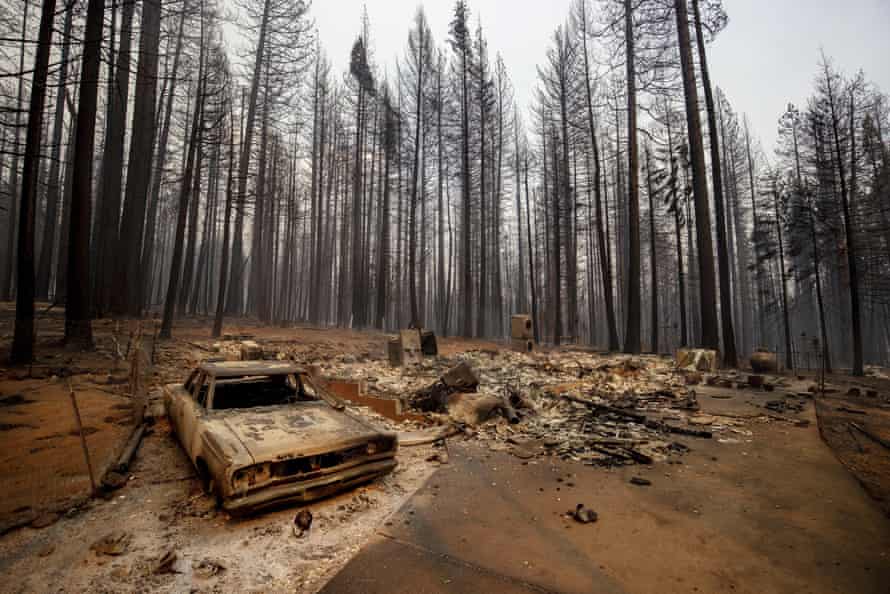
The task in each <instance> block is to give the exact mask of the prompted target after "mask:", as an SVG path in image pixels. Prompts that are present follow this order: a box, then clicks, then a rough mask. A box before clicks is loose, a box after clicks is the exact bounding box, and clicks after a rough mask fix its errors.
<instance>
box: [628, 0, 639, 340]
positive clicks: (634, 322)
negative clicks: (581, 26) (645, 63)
mask: <svg viewBox="0 0 890 594" xmlns="http://www.w3.org/2000/svg"><path fill="white" fill-rule="evenodd" d="M634 35H635V31H634V15H633V6H632V2H631V0H625V2H624V37H625V43H626V45H627V51H626V53H627V55H626V58H625V61H626V62H627V153H628V155H627V165H628V171H627V177H628V181H627V217H628V250H629V252H630V253H629V254H628V261H627V330H626V332H625V334H624V352H625V353H639V352H640V350H641V345H640V318H641V317H642V314H643V312H642V304H641V300H640V290H641V288H640V285H641V284H642V279H641V278H640V277H641V272H640V179H639V176H640V151H639V145H638V143H637V80H636V79H637V74H636V63H635V61H636V55H635V48H634Z"/></svg>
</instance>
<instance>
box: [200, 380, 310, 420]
mask: <svg viewBox="0 0 890 594" xmlns="http://www.w3.org/2000/svg"><path fill="white" fill-rule="evenodd" d="M301 376H302V374H300V373H266V374H264V373H250V374H245V375H242V376H231V375H226V376H224V377H217V376H214V375H209V374H208V375H207V376H206V380H205V381H210V389H209V391H208V398H207V402H206V407H205V408H206V409H207V410H208V411H236V410H251V409H255V408H262V407H264V406H288V405H292V404H297V403H299V402H305V401H317V400H320V398H319V396H318V394H317V392H316V391H315V388H314V386H311V385H308V384H307V382H305V381H303V378H302V377H301ZM276 378H282V379H281V383H282V384H283V385H285V386H287V387H289V388H290V389H291V390H292V391H293V398H292V399H289V401H288V402H281V403H277V404H260V405H254V406H227V407H224V408H219V407H217V406H216V404H217V400H216V398H217V393H216V391H217V387H218V386H231V385H237V384H244V385H245V386H249V385H250V384H251V383H255V384H259V383H265V382H270V383H271V382H275V381H276Z"/></svg>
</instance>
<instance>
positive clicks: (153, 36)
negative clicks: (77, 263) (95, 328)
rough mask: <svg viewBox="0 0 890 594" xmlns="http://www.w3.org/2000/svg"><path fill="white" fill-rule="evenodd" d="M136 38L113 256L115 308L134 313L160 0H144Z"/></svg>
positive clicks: (137, 311)
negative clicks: (121, 201)
mask: <svg viewBox="0 0 890 594" xmlns="http://www.w3.org/2000/svg"><path fill="white" fill-rule="evenodd" d="M140 30H141V32H142V33H141V37H140V39H139V65H138V66H137V70H136V90H135V102H134V104H133V126H132V129H133V133H132V138H131V139H130V157H129V161H128V163H129V165H128V167H127V192H126V196H125V198H124V212H123V216H122V218H121V237H123V238H125V240H124V241H123V242H122V244H121V249H120V253H119V254H118V259H117V268H116V269H117V271H118V274H117V279H118V282H119V286H120V290H119V291H117V292H116V295H117V299H116V302H115V303H114V304H113V305H114V310H115V312H116V313H120V314H125V315H127V316H130V317H133V318H136V317H139V316H140V314H141V312H142V287H143V283H144V281H143V271H142V269H141V268H140V263H141V260H142V235H143V232H144V230H145V209H146V203H147V199H148V184H149V177H150V174H151V159H150V158H148V156H149V155H151V151H152V147H153V146H154V133H155V128H154V123H155V103H156V97H157V78H158V48H159V44H160V31H161V3H160V0H143V3H142V22H141V25H140Z"/></svg>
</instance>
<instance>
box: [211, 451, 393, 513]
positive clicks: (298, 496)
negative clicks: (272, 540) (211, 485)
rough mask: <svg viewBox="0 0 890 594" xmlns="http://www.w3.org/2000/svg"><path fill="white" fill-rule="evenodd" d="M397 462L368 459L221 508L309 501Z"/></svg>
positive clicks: (362, 480) (232, 500) (254, 507)
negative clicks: (365, 462) (366, 462)
mask: <svg viewBox="0 0 890 594" xmlns="http://www.w3.org/2000/svg"><path fill="white" fill-rule="evenodd" d="M397 465H398V462H396V460H395V458H388V459H386V460H379V461H377V462H369V463H368V464H362V465H360V466H355V467H353V468H348V469H346V470H343V471H340V472H334V473H331V474H329V475H326V476H323V477H320V478H317V479H313V480H310V481H296V482H293V483H287V484H284V485H276V486H274V487H267V488H264V489H260V490H258V491H256V492H254V493H250V494H249V495H245V496H243V497H235V498H230V499H225V500H223V503H222V507H223V509H225V510H226V511H227V512H230V513H233V514H237V513H247V512H252V511H258V510H260V509H262V508H266V507H271V506H275V505H281V504H284V503H294V502H298V503H306V502H308V501H313V500H315V499H320V498H322V497H327V496H329V495H333V494H334V493H337V492H339V491H344V490H346V489H349V488H351V487H354V486H356V485H360V484H362V483H366V482H368V481H372V480H374V479H376V478H377V477H380V476H383V475H384V474H387V473H388V472H390V471H391V470H392V469H393V468H395V467H396V466H397Z"/></svg>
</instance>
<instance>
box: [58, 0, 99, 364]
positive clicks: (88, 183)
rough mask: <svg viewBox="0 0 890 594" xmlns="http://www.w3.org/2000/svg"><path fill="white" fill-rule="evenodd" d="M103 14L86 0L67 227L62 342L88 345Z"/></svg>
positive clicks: (90, 336)
mask: <svg viewBox="0 0 890 594" xmlns="http://www.w3.org/2000/svg"><path fill="white" fill-rule="evenodd" d="M104 13H105V0H89V3H88V4H87V16H86V29H85V31H84V45H83V57H82V66H81V76H80V91H79V95H80V97H79V107H78V110H77V132H76V136H75V141H74V158H73V160H72V166H73V170H72V181H71V183H72V189H71V214H70V223H71V226H70V229H69V231H68V240H69V247H68V272H67V281H66V283H65V284H66V291H67V300H66V304H65V343H66V344H67V345H68V346H69V347H73V348H89V347H91V346H92V344H93V327H92V322H91V320H90V314H91V312H90V219H91V216H90V215H91V210H92V201H91V199H90V198H91V194H92V181H93V148H94V145H95V139H94V135H95V131H96V103H97V100H96V93H97V90H98V82H99V61H100V58H101V50H102V26H103V16H104Z"/></svg>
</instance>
